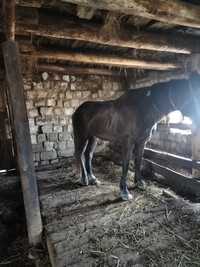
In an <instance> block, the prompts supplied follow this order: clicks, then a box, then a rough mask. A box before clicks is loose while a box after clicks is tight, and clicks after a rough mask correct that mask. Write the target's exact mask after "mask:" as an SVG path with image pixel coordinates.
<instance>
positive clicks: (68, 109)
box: [64, 108, 74, 116]
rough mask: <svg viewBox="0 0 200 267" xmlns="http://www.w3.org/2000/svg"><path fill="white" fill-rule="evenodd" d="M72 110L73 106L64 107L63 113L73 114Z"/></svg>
mask: <svg viewBox="0 0 200 267" xmlns="http://www.w3.org/2000/svg"><path fill="white" fill-rule="evenodd" d="M73 112H74V109H73V108H65V109H64V113H65V115H67V116H71V115H72V114H73Z"/></svg>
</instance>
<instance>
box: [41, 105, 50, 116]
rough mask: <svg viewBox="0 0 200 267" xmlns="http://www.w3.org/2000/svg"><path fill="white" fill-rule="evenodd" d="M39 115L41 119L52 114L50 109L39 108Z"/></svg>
mask: <svg viewBox="0 0 200 267" xmlns="http://www.w3.org/2000/svg"><path fill="white" fill-rule="evenodd" d="M40 114H41V115H42V116H43V117H44V116H46V115H52V114H53V108H52V107H41V108H40Z"/></svg>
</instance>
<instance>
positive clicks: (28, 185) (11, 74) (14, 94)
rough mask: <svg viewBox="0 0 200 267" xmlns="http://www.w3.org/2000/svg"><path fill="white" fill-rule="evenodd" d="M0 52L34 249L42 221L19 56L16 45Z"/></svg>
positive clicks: (29, 234)
mask: <svg viewBox="0 0 200 267" xmlns="http://www.w3.org/2000/svg"><path fill="white" fill-rule="evenodd" d="M2 50H3V58H4V64H5V69H6V77H7V82H8V92H7V93H8V98H9V104H10V109H11V111H12V117H13V127H14V131H15V139H16V146H17V157H18V165H19V171H20V177H21V184H22V191H23V197H24V205H25V212H26V221H27V227H28V236H29V242H30V244H31V245H33V246H35V245H37V244H38V243H39V242H40V241H41V234H42V221H41V215H40V206H39V198H38V188H37V181H36V174H35V169H34V164H33V153H32V145H31V138H30V130H29V122H28V117H27V111H26V105H25V98H24V86H23V78H22V74H21V64H20V60H19V58H20V56H19V51H18V47H17V44H16V43H15V42H14V41H7V42H4V43H3V44H2Z"/></svg>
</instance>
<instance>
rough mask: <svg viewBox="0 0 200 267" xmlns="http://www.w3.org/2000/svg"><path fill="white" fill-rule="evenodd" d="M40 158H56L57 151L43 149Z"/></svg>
mask: <svg viewBox="0 0 200 267" xmlns="http://www.w3.org/2000/svg"><path fill="white" fill-rule="evenodd" d="M40 158H41V160H50V159H56V158H57V153H56V151H55V150H53V151H44V152H41V154H40Z"/></svg>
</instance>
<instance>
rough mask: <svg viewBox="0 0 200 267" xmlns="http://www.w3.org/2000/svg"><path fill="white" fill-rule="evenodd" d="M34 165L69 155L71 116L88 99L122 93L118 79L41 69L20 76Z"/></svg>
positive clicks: (104, 97) (71, 141) (103, 97)
mask: <svg viewBox="0 0 200 267" xmlns="http://www.w3.org/2000/svg"><path fill="white" fill-rule="evenodd" d="M24 88H25V97H26V106H27V111H28V118H29V127H30V132H31V142H32V146H33V156H34V161H35V165H36V166H37V165H46V164H50V163H56V162H58V161H59V160H60V159H61V158H62V157H68V156H72V155H73V150H74V145H73V130H72V121H71V117H72V114H73V112H74V110H75V109H76V108H77V107H78V106H79V105H80V104H81V103H83V102H85V101H88V100H90V101H91V100H94V101H95V100H108V99H114V98H117V97H118V96H120V95H121V94H122V93H123V90H122V86H121V83H120V81H116V78H115V79H114V78H108V77H102V76H96V75H91V76H82V77H81V76H73V75H71V76H69V75H58V74H49V73H42V74H40V75H39V74H38V75H37V77H34V78H33V79H32V80H30V79H25V80H24Z"/></svg>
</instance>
